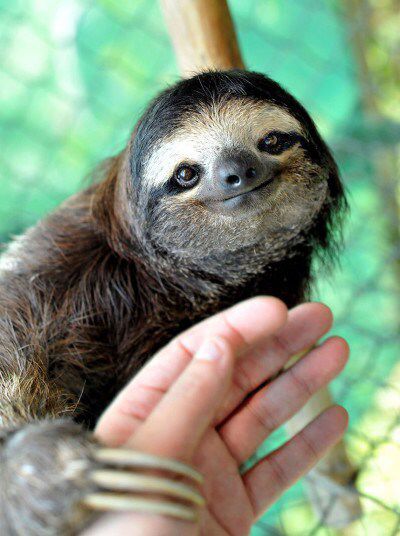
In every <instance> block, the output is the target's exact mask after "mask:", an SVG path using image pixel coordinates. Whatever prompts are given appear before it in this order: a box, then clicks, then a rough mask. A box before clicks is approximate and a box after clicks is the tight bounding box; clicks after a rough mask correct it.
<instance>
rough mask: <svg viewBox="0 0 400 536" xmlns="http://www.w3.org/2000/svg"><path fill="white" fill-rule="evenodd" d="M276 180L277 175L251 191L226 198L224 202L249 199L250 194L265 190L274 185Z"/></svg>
mask: <svg viewBox="0 0 400 536" xmlns="http://www.w3.org/2000/svg"><path fill="white" fill-rule="evenodd" d="M275 179H276V175H274V176H273V177H271V178H270V179H267V180H265V181H263V182H262V183H261V184H258V185H257V186H255V187H254V188H252V189H251V190H246V191H245V192H239V193H237V194H236V195H232V196H230V197H226V198H225V199H224V201H230V200H231V199H237V198H238V197H247V196H248V195H249V194H252V193H254V192H257V191H258V190H262V189H263V188H266V187H267V186H269V185H270V184H272V183H273V182H274V181H275Z"/></svg>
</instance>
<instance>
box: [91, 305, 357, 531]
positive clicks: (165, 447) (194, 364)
mask: <svg viewBox="0 0 400 536" xmlns="http://www.w3.org/2000/svg"><path fill="white" fill-rule="evenodd" d="M331 323H332V315H331V313H330V311H329V309H327V308H326V307H325V306H324V305H322V304H318V303H308V304H303V305H300V306H298V307H296V308H294V309H293V310H291V311H289V312H288V311H287V309H286V307H285V305H284V304H283V303H282V302H281V301H279V300H277V299H275V298H267V297H259V298H253V299H251V300H247V301H245V302H242V303H240V304H238V305H236V306H234V307H232V308H230V309H228V310H226V311H224V312H222V313H219V314H218V315H215V316H213V317H211V318H209V319H207V320H205V321H203V322H201V323H200V324H197V325H195V326H194V327H192V328H191V329H189V330H187V331H186V332H184V333H182V334H181V335H179V336H178V337H176V338H175V339H173V340H172V341H171V342H170V343H169V344H168V345H167V346H166V347H164V348H163V349H162V350H160V351H159V352H158V353H157V354H156V356H154V358H153V359H152V360H151V361H150V362H149V363H148V364H147V365H146V366H145V367H144V368H143V369H142V370H141V371H140V372H139V373H138V375H137V376H136V377H135V378H134V379H133V380H132V381H131V382H130V383H129V384H128V385H127V386H126V388H125V389H124V390H123V391H121V393H120V394H119V395H118V397H117V398H116V399H115V400H114V402H113V403H112V404H111V405H110V407H109V408H108V409H107V410H106V411H105V413H104V414H103V416H102V417H101V419H100V421H99V423H98V426H97V428H96V435H97V437H98V438H99V439H100V441H102V442H103V443H105V444H106V445H109V446H122V445H124V447H131V448H134V449H135V450H142V451H144V452H147V453H152V454H156V455H160V456H166V457H170V458H175V459H179V460H182V461H184V462H187V463H190V464H192V465H194V466H195V467H196V468H197V469H198V470H199V471H200V472H201V473H202V474H203V475H204V479H205V480H204V486H203V494H204V496H205V498H206V507H205V508H204V509H203V510H202V511H201V513H200V521H199V525H198V526H194V524H190V523H185V522H181V521H176V520H173V519H171V518H169V519H167V518H162V517H159V516H147V515H142V514H136V513H129V514H121V515H119V514H118V515H113V516H110V517H109V518H108V519H104V520H102V522H101V523H99V524H98V525H97V527H93V528H92V529H91V530H90V531H89V533H90V534H96V535H100V534H103V533H104V534H110V533H118V534H157V535H159V534H178V533H179V534H182V535H186V534H188V535H189V534H198V533H200V534H204V535H211V534H212V535H213V536H214V535H215V536H219V535H233V534H235V535H245V534H248V532H249V530H250V527H251V525H252V524H253V523H254V522H255V520H256V519H257V518H258V517H259V516H260V515H261V514H262V513H263V512H264V511H265V510H266V509H267V508H268V507H269V506H270V505H271V504H272V503H273V502H275V501H276V500H277V499H278V497H279V496H280V495H281V494H282V493H283V491H284V490H285V489H287V488H288V487H290V486H291V485H292V484H294V483H295V482H296V481H297V480H298V479H299V478H300V477H301V476H302V475H303V474H304V473H306V472H307V471H308V470H309V469H310V468H311V467H312V466H313V465H314V464H315V463H316V462H317V461H318V460H319V459H320V458H321V457H323V455H324V454H325V453H326V452H327V451H328V450H329V448H331V447H332V446H333V445H334V444H336V443H337V442H338V441H339V440H340V438H341V436H342V435H343V433H344V430H345V428H346V426H347V414H346V412H345V410H344V409H343V408H341V407H337V406H336V407H333V408H330V409H328V410H326V411H325V412H324V413H323V414H322V415H320V416H319V417H318V418H317V419H316V420H315V421H313V422H312V423H310V424H309V425H308V426H307V427H306V428H305V429H304V430H303V431H301V432H300V433H299V434H297V435H296V436H295V437H294V438H293V439H291V440H289V441H288V442H287V443H286V444H285V445H284V446H282V447H281V448H280V449H278V450H276V451H274V452H272V453H270V454H269V455H268V456H266V457H265V458H264V459H263V460H261V461H260V462H259V463H258V464H257V465H256V466H255V467H253V468H252V469H250V470H249V471H248V472H247V473H245V474H241V473H240V470H239V468H240V466H241V464H242V463H243V462H244V461H245V460H246V459H248V458H249V456H251V455H252V454H253V453H254V451H255V450H256V449H257V447H258V446H259V445H260V444H261V443H262V442H263V441H264V440H265V439H266V438H267V437H268V435H270V433H271V432H272V431H273V430H275V429H276V428H277V427H279V426H280V425H282V424H283V423H284V422H286V421H287V420H288V419H289V418H290V417H291V416H292V415H293V414H294V413H295V412H297V411H298V410H299V409H300V408H301V407H302V406H303V405H304V404H305V403H306V402H307V400H308V399H309V398H310V396H311V395H312V394H313V393H314V392H316V391H317V390H319V389H320V388H321V387H323V386H325V385H326V384H327V383H329V382H330V381H331V380H332V379H333V378H334V377H335V376H336V375H337V374H338V373H339V372H340V371H341V370H342V368H343V367H344V365H345V363H346V360H347V356H348V347H347V344H346V342H345V341H344V340H343V339H341V338H339V337H332V338H330V339H328V340H326V341H325V342H324V343H323V344H322V345H320V346H318V347H316V348H314V349H313V350H311V351H310V352H309V353H308V354H307V355H306V356H305V357H304V358H303V359H302V360H300V361H299V362H298V363H296V364H295V365H294V366H293V367H291V368H290V369H288V370H287V371H285V372H283V373H282V374H280V375H279V376H278V377H277V378H275V379H274V380H273V381H271V382H270V383H267V384H265V383H266V382H267V381H268V380H269V379H270V378H272V377H274V376H275V375H276V374H277V373H278V372H279V371H280V370H282V368H283V367H284V365H285V363H286V362H287V361H288V360H289V359H290V357H291V356H293V355H294V354H297V353H299V352H301V351H303V350H306V349H307V348H309V347H310V346H312V345H314V344H315V343H316V342H317V340H318V339H319V338H320V337H322V336H323V335H324V334H325V333H326V332H327V331H328V330H329V328H330V326H331ZM213 347H214V349H212V348H213ZM214 352H216V353H219V358H218V359H211V357H212V355H213V354H214ZM196 355H197V357H199V358H198V359H193V356H196ZM202 356H203V358H201V357H202Z"/></svg>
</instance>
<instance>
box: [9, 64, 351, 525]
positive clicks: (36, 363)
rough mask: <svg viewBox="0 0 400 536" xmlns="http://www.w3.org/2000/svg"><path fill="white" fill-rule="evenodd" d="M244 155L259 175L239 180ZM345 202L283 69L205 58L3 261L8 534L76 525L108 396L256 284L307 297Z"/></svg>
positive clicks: (256, 290) (291, 301)
mask: <svg viewBox="0 0 400 536" xmlns="http://www.w3.org/2000/svg"><path fill="white" fill-rule="evenodd" d="M271 133H272V134H271ZM243 165H244V166H245V168H246V166H248V169H247V171H248V170H249V169H250V170H251V172H249V173H248V175H249V177H250V175H251V176H255V179H254V181H256V182H254V184H257V188H256V189H254V191H253V187H252V186H251V180H253V179H251V178H247V179H245V180H246V181H247V182H246V184H245V186H244V187H243V188H244V190H243V188H242V186H243V185H242V186H240V185H239V192H240V195H237V196H236V194H232V192H235V191H237V190H235V187H236V186H237V183H238V182H240V181H239V179H240V176H239V178H238V174H239V175H240V173H239V172H238V171H237V169H244V168H243ZM232 166H233V167H232ZM241 166H242V167H241ZM182 169H183V171H182ZM247 171H246V173H247ZM179 173H180V175H179ZM179 177H181V178H183V179H184V180H183V182H181V183H179V181H178V180H177V178H178V179H179ZM266 178H267V179H268V180H267V181H265V179H266ZM186 179H188V180H186ZM225 179H226V180H225ZM185 180H186V182H185ZM257 181H258V183H257ZM249 184H250V186H249ZM240 188H242V190H241V189H240ZM227 192H228V193H227ZM344 207H345V198H344V194H343V188H342V185H341V182H340V179H339V176H338V171H337V167H336V165H335V162H334V160H333V158H332V156H331V154H330V152H329V150H328V148H327V146H326V145H325V143H324V142H323V140H322V139H321V137H320V135H319V134H318V132H317V130H316V127H315V125H314V123H313V121H312V120H311V118H310V116H309V115H308V113H307V112H306V110H305V109H304V108H303V107H302V106H301V105H300V104H299V103H298V102H297V100H296V99H294V98H293V97H292V96H291V95H290V94H288V93H287V92H286V91H285V90H284V89H282V88H281V87H280V86H279V85H278V84H277V83H276V82H274V81H272V80H271V79H269V78H267V77H265V76H263V75H261V74H257V73H252V72H245V71H230V72H206V73H202V74H199V75H197V76H194V77H193V78H190V79H187V80H183V81H180V82H178V83H177V84H176V85H174V86H172V87H170V88H168V89H167V90H165V91H164V92H163V93H161V94H160V95H159V96H158V97H157V98H156V99H155V100H154V101H153V102H152V103H151V104H150V106H149V107H148V109H147V110H146V111H145V113H144V115H143V116H142V118H141V119H140V120H139V122H138V124H137V126H136V127H135V129H134V131H133V134H132V136H131V138H130V140H129V142H128V144H127V146H126V148H125V149H124V150H123V151H122V152H121V153H120V154H118V155H117V156H115V157H113V158H110V159H109V160H108V161H106V162H105V164H104V165H103V166H102V167H100V168H99V169H98V170H97V171H96V173H95V177H94V181H93V183H92V185H91V186H90V187H89V188H88V189H86V190H85V191H83V192H81V193H79V194H77V195H75V196H73V197H71V198H70V199H68V200H67V201H66V202H65V203H64V204H63V205H61V207H59V208H58V209H57V210H56V211H55V212H54V213H53V214H52V215H50V216H49V217H48V218H46V219H45V220H43V221H41V222H39V223H38V224H37V225H36V226H35V227H33V228H31V229H30V230H28V231H27V232H26V233H25V235H23V236H22V237H20V238H18V239H17V240H16V241H14V243H12V244H11V246H9V248H8V249H7V250H6V252H5V253H4V254H3V257H2V259H1V265H0V266H1V267H0V393H1V394H0V397H1V398H0V425H1V428H0V532H1V534H4V535H8V534H18V535H19V534H33V535H36V534H37V535H39V534H40V535H44V534H69V533H74V532H75V531H76V530H77V529H78V527H79V526H80V525H81V523H82V521H83V519H85V514H84V513H83V512H81V511H80V510H79V507H78V506H77V505H78V501H79V497H80V496H81V494H82V493H84V492H85V491H87V484H86V482H85V478H84V474H85V470H86V469H87V467H88V465H89V463H90V462H89V461H88V456H87V451H88V449H89V447H90V444H91V442H92V441H93V440H92V438H91V436H90V433H89V432H88V431H87V430H88V429H90V428H92V427H93V426H94V424H95V423H96V420H97V419H98V417H99V415H100V413H101V412H102V411H103V410H104V408H105V407H106V406H107V405H108V404H109V402H110V401H111V399H112V398H113V397H114V396H115V395H116V393H118V391H119V390H120V389H121V388H122V387H123V386H124V384H125V383H126V382H127V380H128V379H129V378H131V377H132V375H134V374H135V372H136V371H137V370H138V369H139V368H140V367H141V366H142V365H143V364H144V363H145V362H146V360H148V359H149V358H150V357H151V356H152V355H153V354H154V353H155V352H156V351H157V350H158V349H159V348H160V347H162V346H163V345H164V344H166V343H167V342H168V341H169V340H170V339H171V338H172V337H173V336H174V335H176V334H177V333H178V332H180V331H182V330H183V329H184V328H186V327H188V326H190V325H192V324H193V323H195V322H198V321H199V320H201V319H202V318H204V317H206V316H209V315H211V314H213V313H215V312H217V311H218V310H220V309H222V308H224V307H227V306H229V305H232V304H233V303H235V302H237V301H239V300H241V299H244V298H248V297H250V296H253V295H256V294H269V295H274V296H277V297H279V298H281V299H282V300H283V301H284V302H285V303H286V304H287V305H288V306H289V307H291V306H293V305H295V304H297V303H299V302H301V301H302V300H304V299H305V298H306V297H307V293H308V291H309V285H310V282H311V276H312V261H313V258H314V257H315V256H316V255H321V254H322V257H324V255H325V257H326V255H330V253H331V252H332V251H334V250H335V245H336V238H335V236H336V234H335V233H336V230H337V227H338V225H337V223H338V221H339V220H340V215H341V213H342V212H343V210H342V209H343V208H344ZM329 258H330V257H329Z"/></svg>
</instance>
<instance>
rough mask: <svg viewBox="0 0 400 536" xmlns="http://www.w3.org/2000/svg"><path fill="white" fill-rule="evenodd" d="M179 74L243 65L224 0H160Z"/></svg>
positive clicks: (236, 67) (187, 74)
mask: <svg viewBox="0 0 400 536" xmlns="http://www.w3.org/2000/svg"><path fill="white" fill-rule="evenodd" d="M161 5H162V8H163V11H164V16H165V19H166V22H167V26H168V28H169V33H170V36H171V39H172V42H173V45H174V48H175V53H176V55H177V58H178V62H179V67H180V70H181V73H182V76H191V75H193V74H195V73H198V72H200V71H204V70H206V69H219V70H227V69H243V68H244V64H243V60H242V57H241V55H240V51H239V46H238V43H237V40H236V34H235V29H234V26H233V22H232V19H231V16H230V13H229V8H228V6H227V3H226V1H225V0H161Z"/></svg>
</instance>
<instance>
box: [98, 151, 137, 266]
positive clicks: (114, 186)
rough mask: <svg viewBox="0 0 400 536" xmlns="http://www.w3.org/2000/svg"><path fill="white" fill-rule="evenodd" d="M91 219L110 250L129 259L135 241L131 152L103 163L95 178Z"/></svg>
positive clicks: (122, 152) (125, 152)
mask: <svg viewBox="0 0 400 536" xmlns="http://www.w3.org/2000/svg"><path fill="white" fill-rule="evenodd" d="M92 177H93V182H94V185H93V186H92V187H91V189H92V200H91V217H92V219H93V223H94V225H95V227H96V228H97V230H98V231H99V233H101V234H102V235H103V236H104V237H105V238H106V240H107V242H108V244H109V246H110V247H111V249H113V250H114V251H116V252H117V253H118V254H119V255H121V256H123V257H126V256H127V252H128V251H129V250H130V249H131V248H130V247H129V244H130V243H131V241H132V236H131V235H132V226H131V221H132V216H133V215H132V210H133V208H132V206H131V204H130V203H129V201H128V199H129V198H130V197H131V196H130V192H129V189H130V188H131V181H130V180H129V177H130V172H129V156H128V149H124V150H123V151H121V152H120V153H118V154H117V155H115V156H113V157H110V158H107V159H106V160H104V161H103V162H102V163H101V164H100V165H99V166H98V167H97V168H96V169H95V170H94V173H93V175H92Z"/></svg>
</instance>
